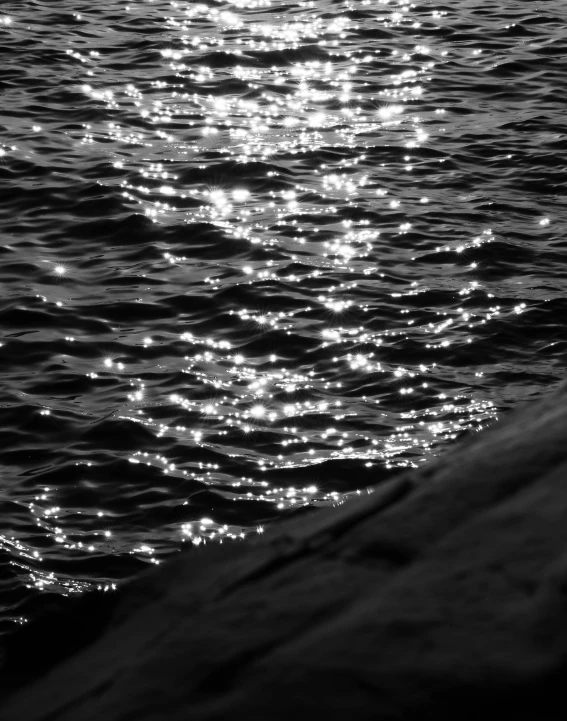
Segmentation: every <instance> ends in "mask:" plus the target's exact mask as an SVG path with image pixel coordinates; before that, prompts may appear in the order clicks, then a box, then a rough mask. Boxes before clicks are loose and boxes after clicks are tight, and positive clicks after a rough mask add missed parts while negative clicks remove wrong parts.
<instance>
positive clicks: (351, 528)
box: [0, 384, 567, 721]
mask: <svg viewBox="0 0 567 721" xmlns="http://www.w3.org/2000/svg"><path fill="white" fill-rule="evenodd" d="M564 549H565V550H564ZM566 550H567V385H566V384H563V385H562V386H561V387H560V388H558V389H557V390H556V391H554V392H552V393H551V394H549V395H548V396H547V397H545V398H544V399H543V400H540V401H536V402H533V403H528V404H527V405H524V406H523V407H522V408H520V409H518V410H516V411H513V412H512V413H511V414H509V415H508V416H507V417H505V418H504V419H501V420H499V421H498V422H497V423H495V424H493V425H492V426H491V427H489V428H488V429H486V430H483V431H481V432H480V433H476V434H472V435H468V436H466V437H464V438H462V439H461V440H460V441H457V442H456V444H455V445H454V446H453V447H452V448H451V449H448V451H447V452H446V453H444V454H442V455H441V456H440V457H439V458H437V459H435V460H433V461H432V462H431V463H428V464H427V465H426V466H424V467H423V468H418V469H413V470H410V471H407V472H403V473H402V474H400V475H398V476H396V477H395V478H394V479H392V480H390V481H387V482H384V483H381V484H380V485H378V486H376V487H374V489H373V491H372V492H371V493H369V494H368V495H365V496H363V497H361V498H359V499H353V500H351V501H349V502H347V503H345V504H344V505H341V506H339V507H336V508H331V509H319V510H314V511H313V512H312V513H302V514H300V516H299V517H297V518H292V519H289V520H287V521H283V522H280V523H276V524H274V525H273V526H272V527H270V528H269V529H268V530H267V532H266V534H265V536H264V537H262V538H257V539H255V540H254V541H249V542H244V543H242V544H238V545H236V544H230V545H222V546H220V545H219V546H214V545H207V546H206V547H199V548H192V549H190V550H188V551H186V552H183V553H181V554H179V556H177V557H175V558H173V559H171V560H170V561H168V562H166V563H164V564H163V565H162V566H160V567H159V568H157V569H150V570H149V571H147V572H145V573H143V574H142V575H141V576H139V577H137V578H136V579H134V580H133V581H131V582H130V583H127V584H125V585H124V586H123V587H122V589H121V590H119V591H118V592H117V593H116V594H112V595H109V596H107V597H104V596H103V597H102V599H101V597H100V595H99V596H98V598H97V599H96V601H95V600H93V599H92V598H89V595H90V594H87V596H85V597H83V598H82V599H79V600H78V601H77V602H76V603H75V604H74V606H73V609H72V610H70V611H69V612H68V613H63V614H60V616H59V618H57V619H45V620H44V621H41V622H39V623H37V624H33V623H32V624H30V626H29V627H27V628H25V629H22V630H21V631H19V632H17V633H16V634H14V638H16V639H17V641H14V642H12V643H10V642H8V645H7V649H6V653H5V659H4V669H3V679H2V688H3V693H4V700H3V701H2V702H0V718H2V719H3V721H16V719H17V721H40V719H44V720H45V721H47V719H49V721H59V720H61V721H67V720H68V721H71V719H72V720H73V721H90V720H91V719H92V721H94V720H95V719H101V718H105V720H106V721H126V719H133V718H136V719H139V720H140V721H143V720H146V719H147V720H148V721H149V720H150V719H155V720H156V721H157V720H158V719H160V720H161V721H174V719H175V720H177V719H182V718H183V719H185V718H191V719H196V720H200V719H203V720H204V719H219V721H220V720H221V719H228V718H229V717H230V718H248V719H251V718H252V719H258V720H260V719H282V720H283V719H289V717H290V716H292V715H295V716H298V717H299V718H307V717H312V716H313V715H314V714H315V715H320V716H323V717H326V718H331V719H335V718H336V719H343V718H344V717H345V715H347V714H353V715H354V716H355V717H356V718H357V719H369V720H370V719H380V720H381V721H382V720H384V721H390V719H391V720H392V721H393V720H394V719H402V718H403V719H404V720H406V719H412V720H415V721H418V720H421V719H425V718H435V719H436V721H440V720H442V719H447V721H449V719H454V718H456V717H457V716H458V717H459V718H460V719H470V720H471V721H472V720H473V719H478V718H480V716H481V715H484V714H487V713H489V712H494V711H495V710H497V711H498V712H501V713H505V714H506V717H512V715H513V716H514V717H516V718H520V719H524V718H525V719H528V718H530V719H532V718H534V717H535V716H537V717H539V718H542V719H555V718H557V719H559V718H563V717H564V715H565V713H567V702H565V701H564V700H563V697H562V694H561V690H562V681H563V677H564V674H565V673H567V590H565V589H567V553H566V552H565V551H566ZM105 599H108V600H105ZM50 651H51V652H50ZM42 653H43V656H42ZM34 663H35V667H34ZM48 669H49V670H48ZM16 685H21V688H19V689H18V690H16V691H15V692H14V693H11V694H10V690H12V689H13V688H15V687H16ZM7 694H10V695H7ZM556 714H557V715H556Z"/></svg>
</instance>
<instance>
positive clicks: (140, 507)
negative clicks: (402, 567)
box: [0, 0, 567, 633]
mask: <svg viewBox="0 0 567 721" xmlns="http://www.w3.org/2000/svg"><path fill="white" fill-rule="evenodd" d="M0 49H1V64H0V88H1V91H2V104H1V106H0V201H1V202H0V369H1V370H0V372H1V382H0V464H1V465H0V468H1V475H0V501H1V519H2V520H1V524H0V578H1V580H0V630H1V631H2V632H4V633H6V632H11V631H13V630H14V629H16V628H17V627H18V624H20V623H25V622H26V621H29V620H32V619H34V618H36V617H38V616H40V615H41V614H43V613H46V612H47V611H48V610H49V609H51V608H64V604H65V603H68V601H67V599H68V598H69V597H72V596H73V595H76V594H80V593H82V592H84V591H85V590H89V589H98V590H100V591H101V592H105V591H106V592H111V590H112V588H114V587H115V586H117V585H119V584H120V583H121V582H122V581H124V580H125V579H128V578H130V577H131V576H132V575H133V574H135V573H137V572H139V571H140V570H142V569H143V568H145V567H147V566H148V565H150V564H152V563H154V564H156V563H160V562H162V561H163V560H165V559H167V558H168V557H170V556H171V555H172V554H174V553H176V552H178V551H179V550H180V549H181V548H183V547H187V545H188V544H189V545H190V544H191V543H193V544H196V545H199V544H202V543H216V542H224V543H240V542H242V539H244V538H247V537H250V536H256V535H257V534H261V533H262V532H263V531H264V530H265V528H266V527H267V525H268V524H269V523H270V522H272V521H273V520H274V519H278V518H282V517H285V516H286V515H289V514H290V513H294V512H297V509H305V508H309V507H316V506H322V505H330V504H336V503H342V502H344V501H345V500H347V499H348V497H349V496H352V495H354V494H360V493H366V492H367V491H366V490H365V489H366V488H367V487H368V486H369V485H370V484H372V483H378V482H380V481H383V480H384V479H387V478H389V477H391V476H393V475H394V474H396V473H399V472H400V470H402V469H404V468H407V467H412V466H418V465H420V464H422V463H427V462H428V461H429V460H430V459H431V458H432V457H433V456H435V455H438V454H440V453H443V451H444V449H446V448H447V447H448V446H450V445H451V444H452V443H454V441H455V439H456V438H457V437H459V436H460V435H462V434H463V433H466V432H475V431H476V430H478V429H480V428H482V427H483V426H485V425H486V424H487V423H489V422H490V421H491V420H492V419H494V418H495V417H497V416H498V415H499V414H500V413H502V412H504V411H506V410H508V409H510V408H513V407H514V406H515V405H517V404H518V403H521V402H523V401H525V400H527V399H534V398H537V397H539V396H540V395H542V394H544V393H547V392H548V391H549V390H550V389H552V388H553V387H555V386H556V385H557V384H558V383H559V382H560V381H561V380H562V379H563V378H564V375H565V371H564V369H565V361H566V318H567V299H566V288H567V263H566V259H567V242H566V240H565V238H566V237H567V236H566V229H567V204H566V202H565V198H566V194H567V182H566V181H567V160H566V154H565V151H566V150H567V141H566V135H565V133H566V126H565V119H564V113H565V93H566V90H567V87H566V86H567V80H566V75H565V56H566V55H567V5H566V4H565V2H564V0H547V1H546V2H541V3H527V2H525V1H522V0H500V2H498V3H494V2H491V1H489V0H447V1H446V2H445V3H439V2H437V1H436V0H421V1H419V0H417V1H416V2H414V3H410V2H406V1H405V0H401V1H400V2H397V1H396V2H395V1H393V0H390V1H388V0H382V1H381V2H379V1H378V0H350V1H348V0H316V1H309V2H277V1H276V0H271V1H270V0H234V1H233V2H229V1H225V2H218V1H217V0H208V1H207V2H202V3H197V2H182V1H181V0H179V1H176V2H170V1H169V0H100V2H98V3H89V2H85V1H81V0H59V1H58V2H57V3H55V2H49V1H48V0H18V1H17V2H16V1H15V0H14V1H10V0H8V1H6V0H4V2H3V3H2V5H1V8H0Z"/></svg>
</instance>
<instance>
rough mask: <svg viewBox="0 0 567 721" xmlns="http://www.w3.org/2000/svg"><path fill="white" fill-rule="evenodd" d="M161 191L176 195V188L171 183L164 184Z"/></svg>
mask: <svg viewBox="0 0 567 721" xmlns="http://www.w3.org/2000/svg"><path fill="white" fill-rule="evenodd" d="M159 192H160V193H161V194H162V195H175V188H172V187H171V185H162V186H161V188H160V189H159Z"/></svg>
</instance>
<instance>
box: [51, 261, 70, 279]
mask: <svg viewBox="0 0 567 721" xmlns="http://www.w3.org/2000/svg"><path fill="white" fill-rule="evenodd" d="M53 272H54V273H55V275H58V276H63V275H65V273H66V272H67V268H66V267H65V266H64V265H62V264H61V263H59V264H58V265H56V266H55V268H53Z"/></svg>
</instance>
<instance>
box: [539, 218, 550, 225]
mask: <svg viewBox="0 0 567 721" xmlns="http://www.w3.org/2000/svg"><path fill="white" fill-rule="evenodd" d="M549 223H550V220H549V218H542V219H541V220H540V221H539V224H540V225H549Z"/></svg>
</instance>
